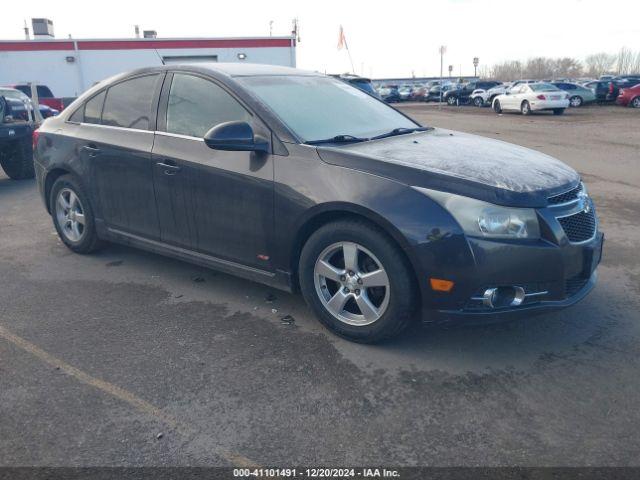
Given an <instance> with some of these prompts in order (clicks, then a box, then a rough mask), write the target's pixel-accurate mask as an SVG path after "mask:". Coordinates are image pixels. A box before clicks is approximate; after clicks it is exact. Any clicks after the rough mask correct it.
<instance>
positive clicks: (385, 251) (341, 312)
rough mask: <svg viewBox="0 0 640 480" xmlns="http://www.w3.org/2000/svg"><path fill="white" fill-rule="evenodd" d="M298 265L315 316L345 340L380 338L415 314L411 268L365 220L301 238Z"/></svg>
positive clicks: (329, 226)
mask: <svg viewBox="0 0 640 480" xmlns="http://www.w3.org/2000/svg"><path fill="white" fill-rule="evenodd" d="M298 271H299V274H300V287H301V290H302V293H303V295H304V298H305V300H306V302H307V304H308V305H309V306H310V307H311V308H312V310H313V311H314V313H315V314H316V316H317V317H318V319H319V320H320V321H321V322H322V323H323V324H324V325H325V326H326V327H327V328H329V329H330V330H331V331H333V332H334V333H336V334H338V335H340V336H342V337H345V338H347V339H349V340H353V341H356V342H363V343H373V342H378V341H380V340H384V339H387V338H390V337H393V336H395V335H397V334H399V333H400V332H401V331H402V330H404V329H405V328H406V327H407V326H408V325H409V323H410V322H411V320H412V319H413V314H414V312H415V309H416V305H417V298H418V297H417V293H416V290H415V281H414V280H413V276H412V273H411V269H410V267H409V265H408V264H407V261H406V259H405V258H404V256H403V255H402V253H401V251H400V249H399V248H398V247H397V246H396V245H395V243H394V242H393V241H392V240H391V239H389V238H388V237H387V236H386V235H385V234H384V233H383V232H381V231H380V230H378V229H377V228H375V227H374V226H372V225H370V224H369V223H367V222H364V221H361V220H344V221H339V222H335V223H331V224H327V225H325V226H323V227H321V228H320V229H319V230H317V231H316V232H315V233H314V234H313V235H312V236H311V237H310V238H309V240H308V241H307V243H306V244H305V246H304V248H303V250H302V254H301V256H300V264H299V270H298Z"/></svg>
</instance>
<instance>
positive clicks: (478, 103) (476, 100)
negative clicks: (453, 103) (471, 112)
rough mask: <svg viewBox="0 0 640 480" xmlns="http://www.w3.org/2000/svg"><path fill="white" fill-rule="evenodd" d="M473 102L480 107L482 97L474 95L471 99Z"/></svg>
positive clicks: (482, 101)
mask: <svg viewBox="0 0 640 480" xmlns="http://www.w3.org/2000/svg"><path fill="white" fill-rule="evenodd" d="M473 104H474V105H475V106H476V107H482V106H483V105H484V100H483V99H482V97H476V98H474V99H473Z"/></svg>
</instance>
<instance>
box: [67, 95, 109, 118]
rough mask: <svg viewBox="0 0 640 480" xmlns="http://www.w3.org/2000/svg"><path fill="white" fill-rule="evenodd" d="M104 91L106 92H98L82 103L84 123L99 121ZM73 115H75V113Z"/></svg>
mask: <svg viewBox="0 0 640 480" xmlns="http://www.w3.org/2000/svg"><path fill="white" fill-rule="evenodd" d="M105 93H106V92H100V93H99V94H98V95H96V96H95V97H93V98H91V99H90V100H89V101H87V103H85V104H84V123H98V124H99V123H100V115H101V114H102V104H103V103H104V97H105ZM73 115H75V113H74V114H73ZM72 121H73V118H72Z"/></svg>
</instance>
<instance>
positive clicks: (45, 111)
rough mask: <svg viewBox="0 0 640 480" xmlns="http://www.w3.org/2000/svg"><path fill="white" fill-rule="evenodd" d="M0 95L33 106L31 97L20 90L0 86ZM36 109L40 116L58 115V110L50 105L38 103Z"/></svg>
mask: <svg viewBox="0 0 640 480" xmlns="http://www.w3.org/2000/svg"><path fill="white" fill-rule="evenodd" d="M0 95H2V96H4V97H5V98H14V99H16V100H20V101H22V102H25V103H27V104H29V105H31V108H33V104H32V102H31V99H30V98H29V97H28V96H27V95H25V94H24V93H22V92H21V91H20V90H17V89H15V88H8V87H0ZM38 109H39V110H40V115H42V118H49V117H55V116H56V115H58V113H60V112H59V111H58V110H55V109H53V108H51V107H50V106H48V105H43V104H40V105H38Z"/></svg>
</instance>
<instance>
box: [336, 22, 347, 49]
mask: <svg viewBox="0 0 640 480" xmlns="http://www.w3.org/2000/svg"><path fill="white" fill-rule="evenodd" d="M346 46H347V39H346V38H345V36H344V30H343V29H342V25H340V33H339V34H338V50H342V49H343V48H345V47H346Z"/></svg>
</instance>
